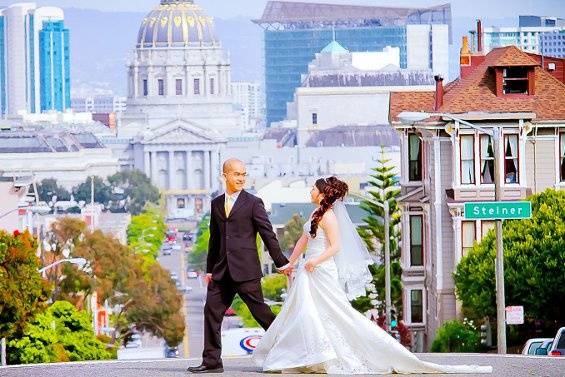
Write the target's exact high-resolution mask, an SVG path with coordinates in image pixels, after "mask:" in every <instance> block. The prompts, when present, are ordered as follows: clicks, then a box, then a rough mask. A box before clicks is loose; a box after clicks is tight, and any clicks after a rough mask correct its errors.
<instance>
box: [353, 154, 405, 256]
mask: <svg viewBox="0 0 565 377" xmlns="http://www.w3.org/2000/svg"><path fill="white" fill-rule="evenodd" d="M384 153H385V152H384V146H381V157H380V158H379V160H378V161H377V162H378V165H377V167H376V168H373V172H374V174H372V175H371V178H372V179H369V186H370V187H369V189H368V192H369V195H370V197H369V198H368V199H365V200H362V201H361V208H363V209H364V210H365V212H367V217H365V218H364V219H363V221H365V223H366V224H367V225H365V226H362V227H360V228H359V234H360V235H361V237H362V238H363V240H364V241H365V243H366V244H367V248H368V249H369V250H370V251H372V252H375V251H377V250H376V244H377V243H378V244H379V245H381V250H380V253H379V257H380V259H381V261H382V260H384V243H385V235H384V225H383V224H384V210H383V207H382V205H384V202H385V201H388V205H389V213H390V224H389V225H390V230H389V234H390V253H391V254H390V255H391V260H398V259H399V258H400V250H399V243H400V231H399V224H400V209H399V208H398V204H397V203H396V197H398V195H400V189H394V187H397V185H398V182H397V181H396V179H395V176H394V172H393V171H394V167H393V166H391V165H390V161H391V160H390V159H386V158H385V156H384ZM387 190H388V191H387ZM383 193H384V194H383Z"/></svg>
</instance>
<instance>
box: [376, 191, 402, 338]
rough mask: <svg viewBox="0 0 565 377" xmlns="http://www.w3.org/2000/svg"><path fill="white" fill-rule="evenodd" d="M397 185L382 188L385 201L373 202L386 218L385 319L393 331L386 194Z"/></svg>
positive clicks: (389, 328) (388, 220)
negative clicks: (391, 324)
mask: <svg viewBox="0 0 565 377" xmlns="http://www.w3.org/2000/svg"><path fill="white" fill-rule="evenodd" d="M396 189H397V188H396V187H393V186H389V187H387V188H385V189H384V190H380V191H381V192H382V195H383V202H382V203H379V202H374V203H373V204H375V205H377V206H379V207H381V208H382V209H383V212H384V214H383V219H384V224H383V226H384V232H385V319H386V329H387V331H389V332H390V331H391V327H390V323H391V322H390V321H391V318H390V315H391V314H390V311H391V307H392V298H391V296H392V293H391V282H390V280H391V278H390V208H389V203H388V199H386V194H387V192H389V191H393V190H396Z"/></svg>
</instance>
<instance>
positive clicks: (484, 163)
mask: <svg viewBox="0 0 565 377" xmlns="http://www.w3.org/2000/svg"><path fill="white" fill-rule="evenodd" d="M480 144H481V183H494V148H493V145H492V137H491V136H489V135H481V143H480Z"/></svg>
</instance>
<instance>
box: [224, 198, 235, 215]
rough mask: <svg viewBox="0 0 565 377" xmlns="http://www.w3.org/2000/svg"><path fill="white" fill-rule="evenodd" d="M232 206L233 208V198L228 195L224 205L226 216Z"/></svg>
mask: <svg viewBox="0 0 565 377" xmlns="http://www.w3.org/2000/svg"><path fill="white" fill-rule="evenodd" d="M232 206H233V198H232V197H231V196H230V195H228V197H227V200H226V204H225V210H226V216H229V215H230V212H231V209H232Z"/></svg>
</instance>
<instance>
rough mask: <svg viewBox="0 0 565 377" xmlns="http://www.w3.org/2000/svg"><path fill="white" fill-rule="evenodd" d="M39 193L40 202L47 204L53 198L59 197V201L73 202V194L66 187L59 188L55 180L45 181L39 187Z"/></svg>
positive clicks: (48, 179)
mask: <svg viewBox="0 0 565 377" xmlns="http://www.w3.org/2000/svg"><path fill="white" fill-rule="evenodd" d="M37 193H38V195H39V200H42V201H44V202H46V203H49V202H50V201H51V200H52V199H53V196H57V200H71V193H70V192H69V191H67V189H65V188H64V187H61V186H59V185H58V184H57V181H56V180H55V179H53V178H47V179H43V180H42V181H41V183H39V184H38V185H37Z"/></svg>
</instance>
